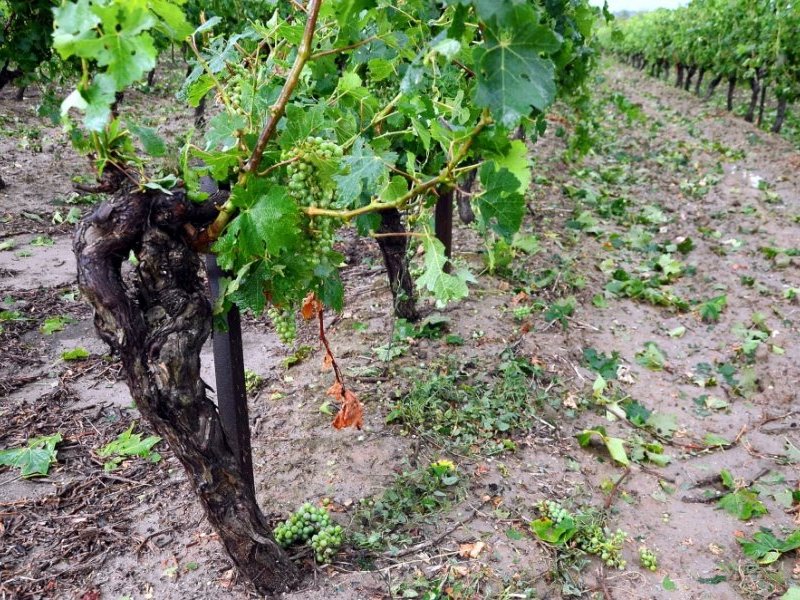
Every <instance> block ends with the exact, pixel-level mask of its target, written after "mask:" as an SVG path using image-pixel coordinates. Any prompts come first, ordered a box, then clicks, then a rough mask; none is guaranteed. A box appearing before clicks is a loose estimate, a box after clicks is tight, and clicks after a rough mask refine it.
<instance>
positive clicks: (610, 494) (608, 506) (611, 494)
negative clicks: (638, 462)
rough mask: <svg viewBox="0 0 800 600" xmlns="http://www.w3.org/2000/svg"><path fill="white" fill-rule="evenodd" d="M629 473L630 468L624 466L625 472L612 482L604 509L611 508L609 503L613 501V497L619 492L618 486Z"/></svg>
mask: <svg viewBox="0 0 800 600" xmlns="http://www.w3.org/2000/svg"><path fill="white" fill-rule="evenodd" d="M630 474H631V468H630V467H626V468H625V472H624V473H623V474H622V475H620V478H619V479H617V481H616V483H614V486H613V487H612V488H611V492H609V494H608V498H606V510H608V509H609V508H611V505H612V504H613V503H614V498H616V496H617V493H618V492H619V488H620V486H621V485H622V482H623V481H625V479H627V477H628V475H630Z"/></svg>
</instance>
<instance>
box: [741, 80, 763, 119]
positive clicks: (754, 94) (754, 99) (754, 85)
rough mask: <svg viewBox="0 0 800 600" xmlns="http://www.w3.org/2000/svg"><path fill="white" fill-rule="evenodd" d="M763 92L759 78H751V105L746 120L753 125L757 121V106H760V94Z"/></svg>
mask: <svg viewBox="0 0 800 600" xmlns="http://www.w3.org/2000/svg"><path fill="white" fill-rule="evenodd" d="M760 91H761V82H760V81H759V79H758V77H751V78H750V104H749V105H748V106H747V114H746V115H745V116H744V120H745V121H747V122H748V123H752V122H753V120H754V119H755V113H756V106H757V105H758V93H759V92H760Z"/></svg>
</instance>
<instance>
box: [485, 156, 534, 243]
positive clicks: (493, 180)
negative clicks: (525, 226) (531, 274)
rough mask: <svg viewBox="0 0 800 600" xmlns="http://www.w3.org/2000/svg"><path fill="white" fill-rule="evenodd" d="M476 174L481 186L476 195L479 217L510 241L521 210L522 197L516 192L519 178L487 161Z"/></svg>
mask: <svg viewBox="0 0 800 600" xmlns="http://www.w3.org/2000/svg"><path fill="white" fill-rule="evenodd" d="M479 177H480V181H481V184H482V185H483V188H484V193H483V194H481V196H480V198H479V199H478V210H479V211H480V214H481V220H482V221H483V224H484V226H486V227H491V229H493V230H494V231H495V232H497V233H498V234H499V235H501V236H503V237H504V238H505V239H506V240H507V241H509V242H510V241H511V239H512V238H513V237H514V234H515V233H516V232H517V231H519V228H520V225H522V217H523V216H524V214H525V198H524V196H523V195H522V194H520V193H519V192H518V190H519V186H520V182H519V180H518V179H517V178H516V177H515V176H514V175H513V174H512V173H511V171H509V170H508V169H506V168H502V169H500V170H499V171H497V170H496V169H495V165H494V163H493V162H491V161H490V162H486V163H484V164H483V166H482V167H481V169H480V171H479Z"/></svg>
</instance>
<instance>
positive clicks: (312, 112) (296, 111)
mask: <svg viewBox="0 0 800 600" xmlns="http://www.w3.org/2000/svg"><path fill="white" fill-rule="evenodd" d="M324 126H325V106H324V104H322V103H320V104H317V105H315V106H314V107H312V108H309V107H307V106H295V105H293V104H290V105H289V106H287V107H286V129H284V130H283V133H282V134H281V137H280V140H279V143H280V146H281V148H283V149H284V150H288V149H289V148H291V147H293V146H296V145H297V144H298V143H299V142H302V141H303V140H305V139H306V138H307V137H309V136H311V135H315V134H317V133H319V132H320V131H321V130H322V128H323V127H324Z"/></svg>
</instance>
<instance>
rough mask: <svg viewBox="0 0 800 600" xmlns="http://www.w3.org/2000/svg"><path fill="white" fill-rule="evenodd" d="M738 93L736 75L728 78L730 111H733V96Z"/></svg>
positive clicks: (728, 104)
mask: <svg viewBox="0 0 800 600" xmlns="http://www.w3.org/2000/svg"><path fill="white" fill-rule="evenodd" d="M735 91H736V75H731V76H730V77H728V103H727V107H728V110H729V111H731V110H733V94H734V92H735Z"/></svg>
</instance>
